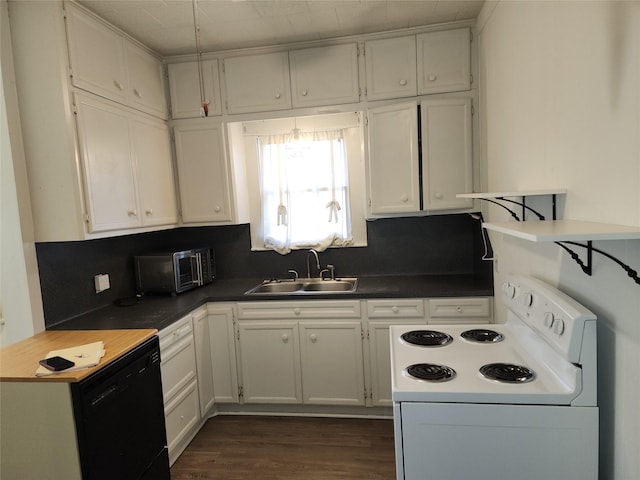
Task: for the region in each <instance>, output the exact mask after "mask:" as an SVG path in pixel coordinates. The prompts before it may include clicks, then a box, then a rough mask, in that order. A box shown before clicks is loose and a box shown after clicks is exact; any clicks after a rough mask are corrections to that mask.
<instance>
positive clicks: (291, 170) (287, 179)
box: [258, 130, 353, 255]
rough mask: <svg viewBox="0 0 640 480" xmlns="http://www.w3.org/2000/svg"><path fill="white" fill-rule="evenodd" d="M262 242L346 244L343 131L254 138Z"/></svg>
mask: <svg viewBox="0 0 640 480" xmlns="http://www.w3.org/2000/svg"><path fill="white" fill-rule="evenodd" d="M258 140H259V143H258V145H259V149H260V187H261V189H262V192H261V193H262V202H263V203H262V227H263V235H264V246H265V248H270V249H273V250H275V251H277V252H278V253H281V254H283V255H284V254H286V253H289V252H290V251H291V250H294V249H299V248H315V249H316V250H319V251H322V250H324V249H326V248H327V247H330V246H346V245H351V244H352V243H353V240H352V238H351V231H350V227H349V225H350V222H349V218H348V215H349V208H348V199H349V196H348V171H347V160H346V152H345V144H344V131H343V130H335V131H326V132H310V133H305V132H298V131H296V133H295V135H294V134H281V135H268V136H261V137H259V139H258Z"/></svg>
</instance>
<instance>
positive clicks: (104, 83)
mask: <svg viewBox="0 0 640 480" xmlns="http://www.w3.org/2000/svg"><path fill="white" fill-rule="evenodd" d="M65 8H66V9H67V30H68V43H69V60H70V62H71V82H72V83H73V85H75V86H76V87H78V88H82V89H84V90H88V91H91V92H93V93H96V94H98V95H101V96H104V97H107V98H110V99H113V100H116V101H120V102H123V101H125V100H126V98H127V89H128V85H127V72H126V66H125V65H126V61H125V53H124V38H123V37H121V36H120V35H119V34H118V33H116V32H115V31H114V30H111V29H110V28H109V27H107V26H106V25H105V24H103V23H102V22H100V21H99V20H97V19H95V18H94V17H92V16H90V15H89V14H87V13H85V12H83V11H81V10H80V9H79V8H77V7H74V6H73V4H71V3H65ZM35 33H36V32H34V34H35Z"/></svg>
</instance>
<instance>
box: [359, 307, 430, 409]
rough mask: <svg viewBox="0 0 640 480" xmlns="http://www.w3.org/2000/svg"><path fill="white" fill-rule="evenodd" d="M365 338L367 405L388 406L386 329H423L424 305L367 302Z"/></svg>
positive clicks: (424, 321)
mask: <svg viewBox="0 0 640 480" xmlns="http://www.w3.org/2000/svg"><path fill="white" fill-rule="evenodd" d="M366 304H367V318H368V320H367V338H368V339H369V368H370V375H371V404H372V405H373V406H389V405H392V404H393V402H392V399H391V360H390V359H391V352H390V348H389V344H390V341H389V340H390V339H389V326H390V325H426V323H427V320H426V317H425V311H424V301H423V299H421V298H418V299H402V298H398V299H389V300H367V301H366Z"/></svg>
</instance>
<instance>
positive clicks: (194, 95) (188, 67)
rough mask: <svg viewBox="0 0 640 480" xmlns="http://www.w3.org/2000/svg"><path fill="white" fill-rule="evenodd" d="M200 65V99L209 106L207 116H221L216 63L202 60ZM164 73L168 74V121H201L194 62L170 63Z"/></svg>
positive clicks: (198, 80) (196, 67) (198, 84)
mask: <svg viewBox="0 0 640 480" xmlns="http://www.w3.org/2000/svg"><path fill="white" fill-rule="evenodd" d="M201 65H202V83H203V88H204V99H205V102H207V103H208V106H209V115H210V116H211V115H221V114H222V104H221V101H220V83H219V82H220V81H219V74H218V60H216V59H211V60H204V61H203V62H202V64H201ZM167 70H168V73H169V93H170V97H171V118H198V117H201V114H200V108H201V106H202V105H201V103H202V100H201V98H200V73H199V71H198V62H183V63H170V64H169V65H167Z"/></svg>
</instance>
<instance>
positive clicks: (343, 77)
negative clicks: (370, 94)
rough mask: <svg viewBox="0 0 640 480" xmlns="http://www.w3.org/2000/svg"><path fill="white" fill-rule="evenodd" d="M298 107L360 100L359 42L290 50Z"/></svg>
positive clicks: (294, 90) (293, 89)
mask: <svg viewBox="0 0 640 480" xmlns="http://www.w3.org/2000/svg"><path fill="white" fill-rule="evenodd" d="M289 65H290V67H291V90H292V95H293V106H294V107H311V106H317V105H332V104H341V103H355V102H358V101H359V99H360V97H359V86H358V46H357V44H355V43H349V44H345V45H334V46H328V47H317V48H306V49H302V50H293V51H290V52H289Z"/></svg>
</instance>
